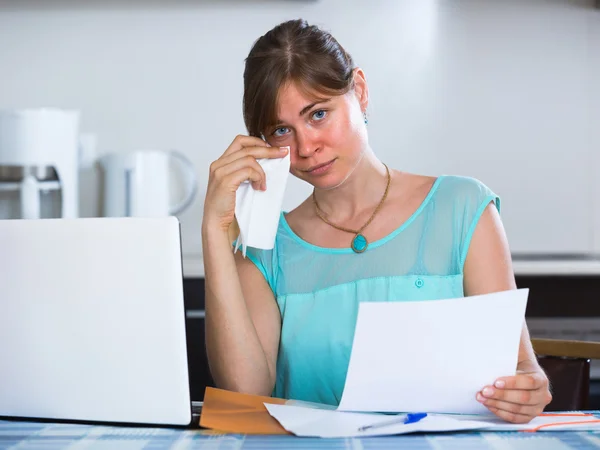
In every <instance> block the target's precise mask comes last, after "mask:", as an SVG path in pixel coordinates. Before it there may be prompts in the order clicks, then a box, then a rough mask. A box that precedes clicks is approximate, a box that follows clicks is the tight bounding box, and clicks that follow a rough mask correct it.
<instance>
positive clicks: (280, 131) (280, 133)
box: [273, 127, 288, 137]
mask: <svg viewBox="0 0 600 450" xmlns="http://www.w3.org/2000/svg"><path fill="white" fill-rule="evenodd" d="M287 130H288V129H287V128H285V127H281V128H277V129H276V130H275V131H273V136H277V137H280V136H283V135H284V134H285V133H286V132H287Z"/></svg>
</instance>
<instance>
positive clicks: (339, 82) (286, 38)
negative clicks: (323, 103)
mask: <svg viewBox="0 0 600 450" xmlns="http://www.w3.org/2000/svg"><path fill="white" fill-rule="evenodd" d="M353 69H354V63H353V61H352V57H351V56H350V55H349V54H348V53H347V52H346V51H345V50H344V49H343V48H342V46H341V45H340V44H339V43H338V41H336V40H335V38H334V37H333V36H332V35H331V34H330V33H328V32H326V31H324V30H321V29H320V28H318V27H317V26H315V25H308V23H307V22H306V21H305V20H302V19H298V20H290V21H288V22H283V23H281V24H279V25H277V26H276V27H275V28H273V29H272V30H270V31H269V32H268V33H266V34H265V35H264V36H261V37H260V38H259V39H258V40H257V41H256V42H255V43H254V45H253V47H252V49H251V50H250V53H249V55H248V57H247V58H246V67H245V70H244V100H243V112H244V122H245V123H246V128H247V129H248V133H249V134H250V135H251V136H260V134H261V133H262V132H263V131H264V130H265V129H266V128H267V127H269V126H273V125H275V123H276V121H277V99H278V94H279V91H280V89H281V87H282V86H283V85H285V84H286V83H288V82H295V83H296V84H297V86H298V87H299V88H300V89H302V90H303V91H304V92H305V93H307V94H310V95H311V96H312V97H315V95H317V96H318V94H321V95H324V96H331V95H342V94H345V93H346V92H348V91H349V90H350V89H351V88H352V86H353V81H354V78H353V74H354V72H353ZM315 100H318V98H317V97H315Z"/></svg>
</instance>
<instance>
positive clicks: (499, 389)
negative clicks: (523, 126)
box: [464, 204, 552, 423]
mask: <svg viewBox="0 0 600 450" xmlns="http://www.w3.org/2000/svg"><path fill="white" fill-rule="evenodd" d="M509 289H516V283H515V278H514V274H513V268H512V262H511V255H510V250H509V245H508V242H507V239H506V235H505V233H504V227H503V226H502V222H501V220H500V215H499V214H498V211H497V209H496V208H495V206H494V205H493V204H490V205H488V207H487V208H486V209H485V211H484V213H483V215H482V216H481V219H480V220H479V223H478V224H477V227H476V229H475V232H474V233H473V238H472V240H471V244H470V246H469V250H468V253H467V258H466V260H465V267H464V290H465V295H479V294H486V293H491V292H498V291H505V290H509ZM477 399H478V400H479V401H481V402H482V403H483V404H485V405H486V406H487V407H488V408H489V409H490V410H491V411H492V412H494V413H495V414H497V415H498V416H500V417H502V418H504V419H505V420H508V421H510V422H516V423H526V422H529V421H530V420H531V419H532V418H533V417H535V416H536V415H538V414H539V413H541V412H542V411H543V408H545V407H546V405H547V404H548V403H550V400H551V399H552V396H551V395H550V391H549V388H548V379H547V377H546V375H545V374H544V372H543V370H542V369H541V367H540V366H539V364H538V361H537V358H536V356H535V353H534V351H533V347H532V345H531V340H530V338H529V331H528V329H527V324H526V323H523V330H522V332H521V341H520V345H519V357H518V364H517V376H513V377H503V378H501V379H499V380H496V383H495V384H494V386H486V387H485V388H484V389H483V390H482V391H481V392H480V393H479V394H478V395H477Z"/></svg>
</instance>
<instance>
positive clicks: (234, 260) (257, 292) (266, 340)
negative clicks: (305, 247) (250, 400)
mask: <svg viewBox="0 0 600 450" xmlns="http://www.w3.org/2000/svg"><path fill="white" fill-rule="evenodd" d="M203 249H204V267H205V280H206V284H205V286H206V350H207V356H208V361H209V366H210V370H211V373H212V376H213V378H214V380H215V383H216V385H217V386H218V387H220V388H223V389H228V390H233V391H238V392H244V393H250V394H257V395H271V393H272V391H273V387H274V385H275V365H276V360H277V351H278V348H279V333H280V327H281V318H280V314H279V309H278V307H277V303H276V302H275V298H274V296H273V292H272V291H271V288H270V287H269V285H268V283H267V282H266V280H265V279H264V277H263V275H262V273H260V271H259V270H258V268H257V267H256V266H255V265H254V263H252V261H250V260H248V259H244V258H243V257H242V256H241V255H240V254H239V253H236V254H235V255H234V254H233V252H232V248H231V244H230V241H229V238H228V236H227V233H223V232H221V233H216V234H215V233H213V234H211V233H210V232H208V231H207V232H205V233H203Z"/></svg>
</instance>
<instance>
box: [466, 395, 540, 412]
mask: <svg viewBox="0 0 600 450" xmlns="http://www.w3.org/2000/svg"><path fill="white" fill-rule="evenodd" d="M477 400H478V401H480V402H481V403H483V404H484V405H485V406H487V407H493V408H497V409H501V410H503V411H508V412H512V413H515V414H524V415H527V416H536V415H538V414H539V413H540V412H542V410H543V408H542V407H541V405H540V404H539V403H536V404H535V405H524V404H518V403H512V402H505V401H504V400H496V399H493V398H483V397H478V398H477Z"/></svg>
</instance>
